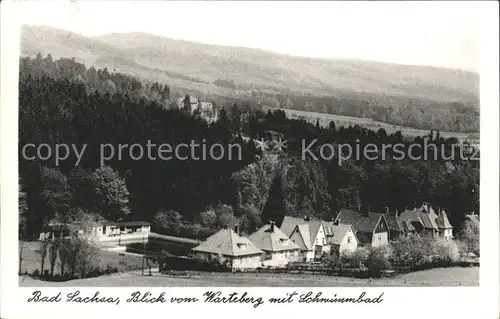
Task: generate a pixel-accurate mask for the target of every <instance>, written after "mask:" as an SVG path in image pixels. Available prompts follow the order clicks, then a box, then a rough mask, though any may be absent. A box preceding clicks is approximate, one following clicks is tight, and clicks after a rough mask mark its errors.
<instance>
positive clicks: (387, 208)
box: [385, 206, 389, 215]
mask: <svg viewBox="0 0 500 319" xmlns="http://www.w3.org/2000/svg"><path fill="white" fill-rule="evenodd" d="M385 213H386V214H387V215H389V207H387V206H385Z"/></svg>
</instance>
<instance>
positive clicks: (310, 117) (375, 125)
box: [264, 108, 477, 141]
mask: <svg viewBox="0 0 500 319" xmlns="http://www.w3.org/2000/svg"><path fill="white" fill-rule="evenodd" d="M264 109H269V108H264ZM271 109H274V108H271ZM280 109H281V110H283V111H285V113H286V114H287V116H288V117H289V118H292V119H299V118H303V119H304V120H306V121H308V122H311V123H313V124H316V120H319V124H320V125H321V126H323V127H328V125H329V124H330V122H331V121H335V125H336V126H337V127H340V126H350V125H359V126H362V127H365V128H367V129H370V130H374V131H378V130H379V129H381V128H383V129H385V130H386V132H387V134H392V133H394V132H397V131H401V133H402V134H403V136H409V137H416V136H423V135H428V134H429V130H420V129H415V128H411V127H404V126H399V125H393V124H389V123H385V122H380V121H375V120H373V119H370V118H363V117H353V116H344V115H336V114H328V113H318V112H309V111H299V110H292V109H283V108H280ZM440 135H441V136H442V137H444V138H449V137H456V138H457V139H458V140H459V141H463V140H468V139H476V138H477V134H468V133H459V132H440Z"/></svg>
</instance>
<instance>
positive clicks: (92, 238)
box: [2, 1, 500, 311]
mask: <svg viewBox="0 0 500 319" xmlns="http://www.w3.org/2000/svg"><path fill="white" fill-rule="evenodd" d="M11 2H14V1H11ZM16 2H18V3H17V7H18V10H17V11H16V12H17V14H18V20H19V33H18V41H19V47H18V48H17V49H16V50H18V51H17V52H18V55H17V56H16V59H15V60H12V61H14V62H13V63H10V67H17V64H18V67H19V68H18V72H17V71H16V72H17V74H18V78H16V79H15V80H14V79H13V78H11V79H10V82H11V83H16V86H12V87H15V88H16V94H17V95H16V96H17V103H18V105H17V111H16V113H15V114H17V115H16V118H17V120H14V121H13V122H16V123H17V124H15V127H16V131H17V142H15V144H16V148H17V155H16V156H17V163H16V162H13V163H14V165H17V167H16V166H10V167H9V168H8V169H9V170H12V171H13V172H14V171H16V169H17V174H16V175H17V177H18V178H17V180H18V185H17V186H18V189H17V191H16V189H15V186H14V185H12V187H10V184H9V187H8V188H9V193H8V194H9V196H10V197H15V194H16V193H17V195H18V196H17V198H16V200H17V208H18V214H15V211H14V210H12V209H10V210H9V212H8V213H9V214H12V216H14V215H16V217H17V218H16V219H17V221H18V224H17V225H14V223H9V224H8V225H6V222H5V221H4V223H3V224H4V226H2V227H7V226H8V227H9V228H10V231H12V232H14V230H15V229H17V245H16V246H17V249H16V252H15V254H14V255H15V256H14V257H17V260H13V261H12V262H13V263H14V262H17V263H16V266H15V269H16V270H17V275H16V274H15V273H14V272H11V273H10V274H9V275H8V276H9V277H11V278H12V277H14V276H15V277H16V284H17V285H18V287H19V288H22V289H29V290H26V291H29V296H30V299H28V302H32V303H33V302H35V303H36V302H39V301H41V302H45V301H48V302H52V301H56V302H58V298H59V297H58V296H56V295H50V296H49V295H46V294H45V293H44V292H43V291H44V290H43V289H52V290H50V291H57V289H62V288H64V289H67V288H72V289H73V290H72V292H71V293H69V294H67V296H66V295H65V296H64V297H63V299H65V300H67V302H71V301H76V302H79V301H78V300H79V299H78V298H80V299H81V298H82V297H81V295H80V290H75V289H80V287H82V289H86V288H85V287H87V288H90V287H97V288H96V289H105V288H106V287H107V288H111V287H152V288H155V287H156V288H162V287H163V288H165V287H168V288H176V287H212V288H210V289H212V290H211V291H212V292H207V293H205V294H204V295H203V297H200V296H198V298H201V300H202V301H204V302H214V303H218V302H222V303H225V302H228V303H231V302H235V303H236V302H240V303H241V302H246V303H252V304H253V307H254V308H257V307H263V306H260V305H261V304H262V303H269V302H270V303H273V300H272V298H271V299H270V300H266V301H265V302H264V301H262V302H261V301H258V300H260V299H253V298H250V297H249V298H248V300H247V299H245V295H246V294H247V293H246V292H245V294H243V296H240V295H237V293H236V292H235V293H234V294H236V295H234V294H233V295H234V296H233V295H229V297H228V299H224V298H226V297H224V298H222V295H223V293H222V292H220V291H219V290H220V289H222V288H223V287H235V288H240V289H247V288H252V287H253V288H258V287H281V288H286V287H288V288H290V287H298V288H301V289H311V291H313V290H312V289H323V288H324V289H328V288H329V287H330V288H331V287H334V288H336V289H337V288H338V289H340V288H356V287H357V288H363V289H371V288H373V289H379V290H377V291H383V290H380V289H385V288H391V287H420V288H426V287H427V288H429V287H436V288H437V287H441V288H445V287H448V288H449V287H454V288H458V287H461V288H460V289H466V288H467V287H469V288H470V287H477V288H478V289H479V286H480V270H481V263H480V260H481V256H483V258H492V257H491V256H488V254H489V253H490V252H491V251H492V250H490V249H484V248H485V247H487V246H486V245H487V244H488V243H485V242H484V241H485V240H490V239H491V240H492V241H493V242H492V243H489V244H491V245H495V246H492V247H493V248H495V247H496V251H494V250H493V252H494V254H495V256H496V254H498V244H499V243H498V225H493V224H490V225H487V224H485V223H484V220H483V228H484V227H494V228H495V232H496V234H497V235H496V236H497V237H489V238H485V236H483V237H482V238H481V239H482V240H480V224H481V223H480V220H482V218H481V213H483V215H484V216H490V217H485V218H490V219H488V221H491V220H492V219H493V220H494V221H495V220H496V221H498V216H499V214H500V212H499V211H498V197H497V196H498V194H497V193H498V188H496V190H495V189H492V188H490V189H485V187H484V185H483V187H481V188H480V184H482V183H483V181H484V180H483V178H484V176H485V174H480V166H483V169H484V165H480V163H481V164H483V163H484V162H485V159H484V158H482V157H481V155H482V154H481V153H482V152H481V151H483V157H484V156H485V155H484V154H488V153H485V152H488V151H490V152H489V154H491V144H489V143H488V142H486V141H485V140H484V139H483V143H481V142H480V138H481V137H483V138H484V134H480V131H481V130H482V129H483V123H485V122H486V121H485V119H484V115H483V112H486V111H485V109H486V107H485V106H484V105H483V104H484V101H483V90H482V86H480V84H481V85H482V82H483V73H481V66H482V65H483V64H482V62H481V45H480V44H481V41H482V38H481V30H482V29H481V23H482V21H481V17H482V16H481V14H482V12H484V10H480V8H481V7H480V6H475V5H474V4H473V3H471V2H453V1H450V2H443V3H440V4H439V5H438V4H432V3H430V2H429V3H419V2H413V3H403V2H399V3H398V2H394V3H393V2H378V3H365V2H357V3H356V2H353V3H350V2H335V1H331V2H330V1H324V2H305V1H304V2H301V1H296V2H281V1H277V2H272V1H269V2H264V1H262V2H258V1H255V2H254V1H243V2H225V1H214V2H211V1H153V2H147V1H128V2H119V1H116V2H115V1H102V2H98V1H39V2H34V1H24V2H22V1H16ZM3 8H4V7H3ZM3 8H2V9H3ZM497 8H498V5H497ZM497 14H498V13H497ZM2 19H3V15H2ZM497 19H498V15H497ZM497 22H498V20H497ZM497 26H498V24H497ZM3 34H4V33H2V35H3ZM497 34H498V33H497ZM496 41H498V38H497V39H496ZM496 43H498V42H496ZM4 45H5V43H4V41H2V46H4ZM496 50H498V48H496ZM496 52H498V51H496ZM497 58H498V55H497ZM496 63H498V61H497V62H496ZM4 65H5V64H4V60H2V68H4ZM496 65H497V66H498V64H496ZM16 70H17V69H16ZM480 73H481V77H480ZM497 76H498V75H497ZM3 79H4V78H3V77H2V80H3ZM2 82H3V81H2ZM3 85H4V83H2V88H4V86H3ZM497 89H498V87H497V88H496V90H497ZM2 91H3V90H2ZM4 92H5V91H4ZM480 93H481V94H480ZM3 94H4V93H2V95H3ZM497 94H498V92H497ZM480 97H481V100H480ZM15 102H16V101H14V103H15ZM497 102H498V100H497ZM480 106H481V107H480ZM7 107H8V108H9V109H12V108H16V105H15V104H14V105H4V102H2V109H4V111H5V108H7ZM489 107H493V108H494V109H495V110H496V111H495V112H498V104H496V105H495V104H493V105H489ZM490 114H491V113H490ZM495 114H498V113H495ZM2 116H3V115H2ZM481 117H482V118H481ZM490 121H496V124H495V125H496V126H495V127H497V128H498V119H495V118H492V119H490ZM13 122H12V123H13ZM13 125H14V123H13ZM489 132H491V130H490V131H489ZM2 133H3V132H2ZM493 133H494V132H493ZM497 135H498V132H497ZM11 138H13V139H15V138H16V137H15V132H12V136H11ZM497 147H498V145H496V146H495V150H498V148H497ZM5 153H6V152H5V151H3V152H2V161H3V159H4V157H6V156H7V154H5ZM9 155H10V154H9ZM497 156H498V155H497ZM487 165H489V166H488V168H490V169H491V170H490V171H489V173H488V174H490V176H487V178H490V177H491V178H496V181H497V183H496V187H498V176H497V175H498V162H494V164H492V161H489V162H488V164H487ZM495 165H496V166H495ZM4 168H5V167H2V170H3V171H5V170H4ZM3 173H4V172H3ZM483 173H484V172H483ZM488 174H486V175H488ZM492 175H495V177H492ZM480 177H481V181H480ZM484 182H485V183H486V181H484ZM490 184H491V183H490ZM493 184H494V183H493ZM4 185H6V184H3V185H2V186H4ZM480 190H481V191H480ZM490 191H491V192H493V193H495V192H496V193H495V194H493V195H491V194H490ZM485 192H487V193H488V194H489V195H487V196H490V197H489V198H490V199H491V198H492V197H491V196H495V197H494V198H496V201H497V203H496V204H495V205H496V206H489V205H483V203H484V202H483V194H484V193H485ZM480 197H481V203H482V204H481V205H480ZM3 201H4V196H2V202H3ZM4 213H7V211H6V209H5V208H4V207H3V208H2V215H3V214H4ZM491 218H492V219H491ZM2 219H4V216H2ZM4 229H5V228H2V232H5V230H4ZM488 234H490V233H488ZM2 235H4V234H2ZM9 238H13V239H15V236H14V235H12V236H11V237H9ZM3 239H4V237H2V241H3ZM480 242H481V245H480ZM480 248H483V249H480ZM4 252H5V250H4ZM481 253H482V254H481ZM495 258H496V257H495ZM3 263H4V258H2V264H3ZM496 275H497V276H498V274H496ZM2 278H3V277H2ZM495 278H497V277H495ZM481 280H483V275H481ZM213 287H215V288H213ZM54 289H56V290H54ZM74 291H77V293H75V292H74ZM217 291H219V292H217ZM242 291H243V290H242ZM252 291H255V290H252ZM257 291H258V290H257ZM262 291H264V290H262ZM290 291H293V289H292V290H290ZM314 291H316V290H314ZM318 291H319V290H318ZM338 291H339V295H338V296H337V294H335V295H333V294H327V293H323V295H321V293H318V294H316V293H314V294H313V293H312V292H311V293H309V294H306V293H304V294H302V295H301V294H300V293H298V292H293V293H291V292H290V294H287V296H288V297H287V298H289V301H288V302H291V300H292V299H294V300H299V302H301V303H315V302H317V303H337V302H339V303H344V302H346V303H349V302H352V303H361V302H366V303H370V302H371V303H379V302H382V297H383V295H384V293H379V292H377V293H374V292H370V290H366V291H367V292H366V296H365V293H364V292H363V293H362V295H361V296H359V298H358V297H356V298H355V299H354V298H353V299H352V300H350V299H349V297H346V298H344V299H342V298H343V297H341V295H342V294H341V293H340V292H341V290H338ZM477 291H479V290H477ZM98 293H99V292H97V293H96V294H95V295H94V294H93V293H92V294H90V297H92V295H94V297H92V298H94V299H95V300H98V297H97V294H98ZM104 293H105V290H102V292H101V295H100V296H102V300H104V299H105V298H107V297H109V296H106V297H104V296H103V294H104ZM81 294H82V295H83V291H82V293H81ZM135 294H136V295H134V293H132V295H131V296H130V294H128V293H127V295H129V299H127V300H126V302H129V301H130V300H132V302H135V301H141V302H145V300H146V299H147V298H150V297H148V296H150V295H149V294H150V293H149V292H147V293H145V292H139V291H137V292H136V293H135ZM167 294H168V292H167ZM283 295H284V294H283ZM344 295H345V294H344ZM358 295H359V294H358ZM162 296H163V295H160V297H158V296H155V298H157V299H155V301H156V302H158V300H159V299H158V298H160V299H161V298H163V297H162ZM320 296H321V297H320ZM363 296H365V297H364V298H365V300H363ZM170 297H171V296H169V298H170ZM184 297H186V296H184ZM99 298H101V297H99ZM134 298H135V299H134ZM140 298H142V300H141V299H140ZM237 298H239V299H237ZM321 298H323V299H321ZM328 298H330V299H328ZM384 298H389V297H384ZM415 298H417V297H415ZM94 299H92V300H94ZM109 299H110V301H113V302H115V301H116V300H117V299H116V300H115V299H111V297H109ZM122 299H123V300H122V302H125V299H124V298H122ZM92 300H91V301H92ZM99 300H100V299H99ZM106 300H107V299H106ZM186 300H187V301H186V302H189V300H188V299H186ZM219 300H222V301H219ZM224 300H225V301H224ZM242 300H243V301H242ZM245 300H246V301H245ZM415 300H417V299H415ZM23 301H24V300H23ZM84 302H87V301H84ZM106 302H108V301H106ZM151 302H153V301H151ZM172 302H173V301H172ZM180 302H181V301H179V302H178V303H180ZM274 302H278V301H277V300H274ZM280 302H283V303H285V302H286V301H285V300H284V299H283V300H282V301H280ZM422 302H424V300H420V301H418V302H417V303H422ZM118 303H119V301H116V305H118ZM270 306H272V305H270ZM247 307H248V309H251V308H252V307H251V306H250V305H249V306H247ZM415 307H416V308H415V309H419V308H418V307H417V306H415ZM96 309H98V308H96ZM228 309H229V308H228ZM419 311H420V310H419Z"/></svg>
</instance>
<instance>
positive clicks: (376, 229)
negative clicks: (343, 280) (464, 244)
mask: <svg viewBox="0 0 500 319" xmlns="http://www.w3.org/2000/svg"><path fill="white" fill-rule="evenodd" d="M477 221H479V219H477ZM411 234H418V235H421V236H432V237H434V238H443V239H452V238H453V226H452V225H451V224H450V222H449V220H448V217H447V214H446V212H445V211H444V210H439V211H438V213H436V212H435V211H434V209H432V207H430V206H429V205H428V204H427V203H424V204H423V205H422V206H421V207H418V208H417V207H416V208H414V209H410V210H404V211H403V212H402V213H401V214H399V213H398V212H395V213H392V214H391V213H390V212H386V213H374V212H370V211H368V212H363V213H362V212H359V211H355V210H353V209H342V210H340V211H339V212H338V214H337V215H336V216H335V218H333V219H332V220H331V221H324V220H312V219H309V218H307V217H304V218H299V217H292V216H285V217H284V219H283V221H282V223H281V225H280V227H278V226H277V225H276V224H275V223H274V222H273V221H271V222H269V223H268V224H266V225H264V226H262V227H261V228H260V229H259V230H257V231H256V232H255V233H253V234H251V235H249V236H248V237H246V236H243V235H242V234H240V233H239V231H238V228H237V227H236V228H234V229H231V228H225V229H222V230H220V231H219V232H217V233H216V234H214V235H212V236H211V237H209V238H208V239H207V240H206V241H205V242H203V243H202V244H200V245H199V246H197V247H195V248H193V251H194V252H195V253H196V254H197V255H198V256H199V257H200V258H203V259H212V258H214V257H216V256H218V257H222V258H223V259H225V261H226V262H227V263H228V264H229V265H231V267H232V268H233V269H248V268H257V267H282V266H285V265H286V264H288V263H290V262H313V261H317V260H319V259H320V258H322V257H323V256H325V255H329V254H341V253H343V252H352V251H354V250H356V249H357V248H358V247H359V246H365V247H367V246H368V247H378V246H383V245H387V244H388V243H389V242H390V241H391V240H395V239H397V238H400V237H401V236H408V235H411Z"/></svg>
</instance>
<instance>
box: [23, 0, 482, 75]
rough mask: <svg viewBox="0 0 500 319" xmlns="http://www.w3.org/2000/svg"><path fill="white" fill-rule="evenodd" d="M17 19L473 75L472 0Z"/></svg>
mask: <svg viewBox="0 0 500 319" xmlns="http://www.w3.org/2000/svg"><path fill="white" fill-rule="evenodd" d="M18 9H20V11H19V12H18V16H19V19H20V22H21V23H22V24H31V25H48V26H54V27H57V28H61V29H65V30H69V31H72V32H75V33H79V34H82V35H85V36H97V35H101V34H106V33H118V32H137V31H138V32H146V33H151V34H156V35H160V36H166V37H170V38H174V39H182V40H189V41H195V42H201V43H209V44H219V45H231V46H243V47H250V48H259V49H264V50H269V51H273V52H278V53H285V54H289V55H297V56H305V57H313V58H335V59H337V58H348V59H363V60H373V61H381V62H391V63H400V64H412V65H431V66H440V67H447V68H458V69H463V70H468V71H475V72H479V61H478V60H479V35H480V30H481V10H482V7H481V5H480V4H479V5H478V4H477V3H473V2H437V3H434V2H409V3H406V2H379V3H373V2H328V1H323V2H308V3H307V2H298V1H297V2H284V1H277V2H254V1H239V2H221V1H219V2H218V1H215V2H211V1H210V2H209V1H202V2H195V1H170V2H167V1H152V2H149V1H126V2H120V1H97V0H86V1H83V0H73V1H67V0H61V1H52V2H47V1H39V2H33V1H24V2H22V3H20V4H19V6H18Z"/></svg>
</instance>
